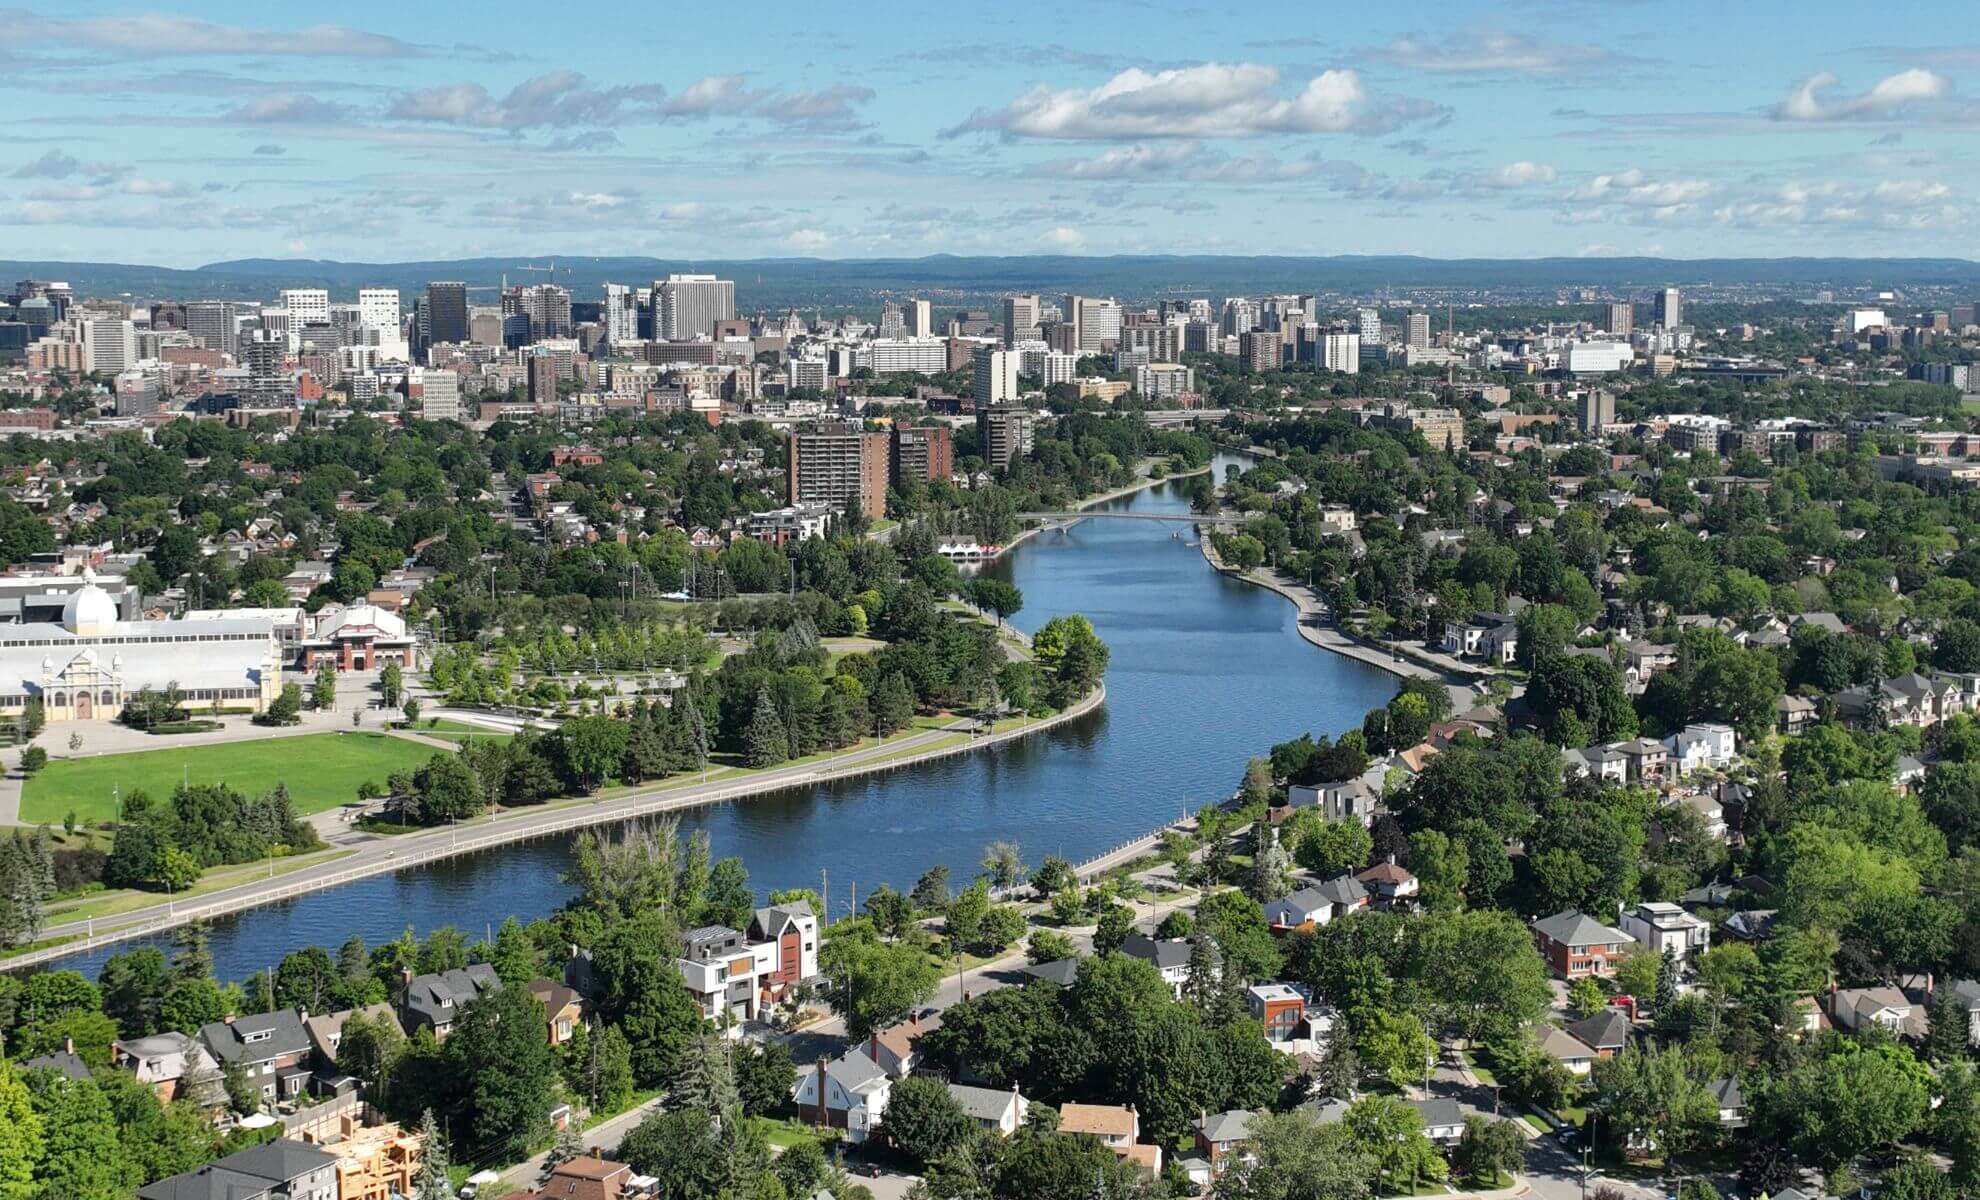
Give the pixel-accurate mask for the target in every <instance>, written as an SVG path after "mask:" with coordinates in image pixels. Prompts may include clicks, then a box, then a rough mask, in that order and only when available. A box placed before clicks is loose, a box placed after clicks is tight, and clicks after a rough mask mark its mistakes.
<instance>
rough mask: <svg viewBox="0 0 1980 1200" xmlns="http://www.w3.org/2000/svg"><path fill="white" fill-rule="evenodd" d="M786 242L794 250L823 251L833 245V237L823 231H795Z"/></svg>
mask: <svg viewBox="0 0 1980 1200" xmlns="http://www.w3.org/2000/svg"><path fill="white" fill-rule="evenodd" d="M784 241H785V242H786V243H788V244H789V245H790V247H791V248H792V249H793V250H823V249H824V248H825V247H827V246H829V245H831V244H832V235H830V234H828V233H826V232H825V231H824V230H822V229H794V230H792V231H791V233H790V236H788V237H786V238H785V239H784Z"/></svg>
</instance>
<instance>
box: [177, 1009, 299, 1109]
mask: <svg viewBox="0 0 1980 1200" xmlns="http://www.w3.org/2000/svg"><path fill="white" fill-rule="evenodd" d="M199 1040H200V1042H201V1043H202V1044H204V1045H205V1047H206V1050H207V1053H209V1054H211V1055H212V1056H213V1061H215V1062H217V1063H219V1064H220V1068H221V1070H223V1071H224V1070H226V1068H227V1067H228V1066H230V1065H237V1066H239V1067H240V1068H241V1070H243V1071H245V1072H246V1073H247V1079H248V1083H249V1084H250V1085H252V1086H253V1087H254V1088H255V1090H257V1091H259V1092H260V1093H261V1095H262V1097H263V1098H264V1099H265V1100H268V1101H271V1102H276V1101H283V1100H293V1099H295V1098H296V1097H297V1096H299V1095H301V1094H302V1091H303V1088H304V1086H305V1085H306V1084H308V1082H309V1077H310V1074H311V1071H310V1065H309V1058H310V1045H309V1034H308V1032H307V1031H305V1030H304V1029H303V1014H302V1011H301V1010H300V1009H294V1008H278V1009H276V1010H275V1011H274V1012H270V1013H256V1014H255V1015H254V1016H251V1017H229V1018H227V1019H226V1020H224V1021H215V1022H213V1023H212V1024H210V1025H207V1026H204V1027H203V1028H201V1029H200V1031H199Z"/></svg>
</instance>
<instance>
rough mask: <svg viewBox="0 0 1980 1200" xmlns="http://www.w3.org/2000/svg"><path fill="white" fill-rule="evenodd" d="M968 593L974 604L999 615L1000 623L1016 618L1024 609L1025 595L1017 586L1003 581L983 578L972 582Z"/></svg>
mask: <svg viewBox="0 0 1980 1200" xmlns="http://www.w3.org/2000/svg"><path fill="white" fill-rule="evenodd" d="M967 592H968V596H969V599H970V602H971V603H972V604H975V605H976V606H977V607H978V608H983V609H988V610H989V611H991V612H993V613H995V614H997V620H998V621H999V622H1000V623H1001V622H1003V621H1007V620H1009V619H1010V618H1012V617H1014V616H1016V615H1017V614H1018V613H1019V612H1020V611H1021V610H1022V609H1023V608H1024V593H1023V592H1021V591H1019V590H1018V587H1017V585H1016V584H1014V583H1007V582H1005V581H1004V580H1002V579H992V578H990V577H989V576H987V575H986V576H981V577H979V578H976V579H973V580H971V581H970V583H969V587H968V589H967Z"/></svg>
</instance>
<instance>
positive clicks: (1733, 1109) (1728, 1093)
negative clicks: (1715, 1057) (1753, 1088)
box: [1705, 1078, 1746, 1129]
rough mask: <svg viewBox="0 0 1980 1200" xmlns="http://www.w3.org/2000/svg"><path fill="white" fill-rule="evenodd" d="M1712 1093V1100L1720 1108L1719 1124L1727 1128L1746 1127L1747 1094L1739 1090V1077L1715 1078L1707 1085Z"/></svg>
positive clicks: (1707, 1088) (1706, 1088)
mask: <svg viewBox="0 0 1980 1200" xmlns="http://www.w3.org/2000/svg"><path fill="white" fill-rule="evenodd" d="M1705 1090H1706V1091H1708V1092H1710V1093H1711V1094H1712V1101H1713V1103H1714V1104H1716V1105H1717V1106H1718V1109H1719V1124H1720V1125H1722V1126H1724V1127H1725V1128H1727V1129H1744V1128H1745V1127H1746V1095H1745V1093H1743V1092H1741V1091H1740V1090H1739V1080H1737V1079H1730V1078H1729V1079H1714V1080H1713V1081H1712V1082H1710V1083H1708V1084H1706V1085H1705Z"/></svg>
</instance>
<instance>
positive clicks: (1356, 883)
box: [1265, 875, 1368, 933]
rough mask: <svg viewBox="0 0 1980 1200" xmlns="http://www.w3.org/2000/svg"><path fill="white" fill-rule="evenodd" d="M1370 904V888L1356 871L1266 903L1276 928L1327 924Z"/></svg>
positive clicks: (1269, 921)
mask: <svg viewBox="0 0 1980 1200" xmlns="http://www.w3.org/2000/svg"><path fill="white" fill-rule="evenodd" d="M1367 907H1368V889H1367V888H1366V887H1364V886H1362V883H1361V881H1360V880H1358V879H1356V878H1355V877H1354V876H1353V875H1337V876H1335V877H1334V878H1332V879H1329V880H1327V881H1326V882H1324V883H1317V884H1314V885H1313V886H1311V887H1303V888H1300V889H1299V890H1298V891H1295V892H1289V893H1287V894H1286V895H1284V896H1281V897H1279V898H1278V899H1276V900H1273V901H1271V902H1269V903H1267V904H1266V905H1265V923H1266V924H1267V925H1270V926H1271V927H1272V928H1273V929H1274V930H1275V931H1277V932H1280V933H1284V932H1286V931H1287V930H1292V929H1303V928H1305V927H1307V926H1310V925H1325V924H1326V923H1327V922H1329V921H1331V920H1333V919H1334V918H1335V917H1342V916H1346V915H1347V914H1348V913H1350V912H1352V911H1354V910H1355V909H1357V908H1367Z"/></svg>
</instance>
